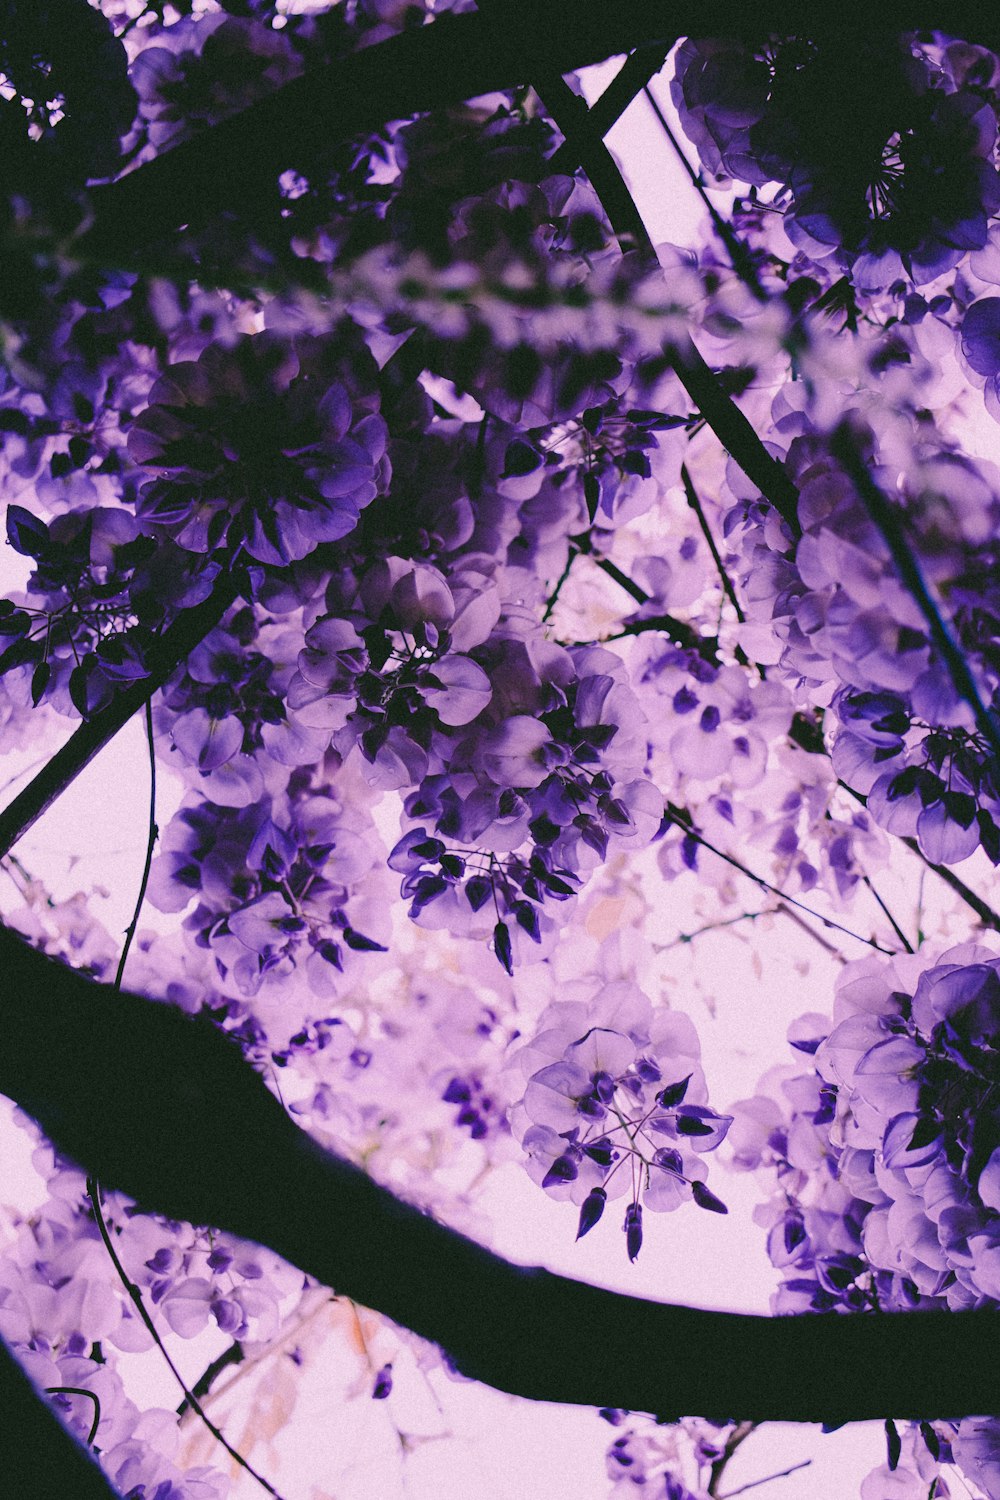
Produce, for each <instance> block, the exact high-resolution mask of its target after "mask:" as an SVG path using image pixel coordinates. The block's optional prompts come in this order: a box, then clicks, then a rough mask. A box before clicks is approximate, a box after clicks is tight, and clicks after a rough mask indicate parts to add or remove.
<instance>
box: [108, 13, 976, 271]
mask: <svg viewBox="0 0 1000 1500" xmlns="http://www.w3.org/2000/svg"><path fill="white" fill-rule="evenodd" d="M521 10H522V12H523V13H525V14H527V15H530V17H531V20H532V24H534V25H536V26H537V28H538V30H539V33H540V34H542V35H544V36H545V37H546V39H547V53H548V61H549V63H550V65H551V67H552V68H553V69H554V70H556V71H557V72H559V73H566V72H568V71H569V70H570V69H573V68H581V67H585V66H587V65H588V64H590V63H596V62H602V61H603V60H604V59H605V58H608V57H613V56H616V55H617V54H620V53H627V52H631V51H632V50H633V48H639V47H645V46H650V47H652V46H656V47H658V48H661V49H663V50H664V51H665V50H666V49H668V48H669V47H671V46H673V44H674V43H675V42H676V41H677V40H678V39H679V37H680V36H682V35H693V36H744V37H747V38H760V37H762V36H767V35H769V34H770V33H787V34H792V35H797V34H799V33H801V31H802V27H803V14H802V5H801V3H800V0H764V3H761V4H759V5H754V6H747V5H745V4H743V3H741V0H699V4H698V7H697V11H696V13H695V15H693V16H690V17H688V16H685V17H684V20H685V23H686V24H685V25H684V26H679V25H678V12H677V10H676V8H675V7H674V6H671V5H667V4H662V5H657V4H655V3H653V4H651V3H650V0H615V3H614V4H613V5H612V4H608V0H531V4H530V6H528V5H524V6H522V7H521ZM878 22H879V25H880V26H881V27H883V28H884V29H885V30H886V31H887V32H890V31H892V30H893V29H896V30H900V31H903V30H920V29H940V30H943V31H946V32H948V33H949V34H951V35H953V36H961V37H963V38H964V39H965V40H967V41H972V42H979V43H982V44H983V45H985V46H987V47H992V48H994V49H995V48H997V47H1000V23H998V20H997V12H996V7H995V5H994V4H993V3H992V0H883V3H882V4H881V5H880V7H879V12H878ZM870 24H871V22H870V18H869V17H868V16H867V15H865V16H863V17H862V18H860V19H859V20H853V21H852V19H851V11H850V8H849V7H835V6H833V5H826V6H824V7H822V9H821V8H820V7H818V6H813V7H811V9H810V14H809V18H808V26H809V32H810V35H813V36H817V35H820V36H821V35H823V34H824V33H826V34H832V35H835V36H841V37H849V36H850V34H851V32H852V31H857V30H859V29H860V28H861V27H864V28H866V29H870ZM530 81H531V80H530V79H529V78H528V77H527V76H526V74H525V70H524V61H523V55H522V52H521V46H520V41H519V38H518V36H517V35H516V34H515V33H514V32H513V30H511V31H510V32H509V33H508V34H506V35H505V34H504V33H503V32H502V31H501V32H500V34H499V35H498V33H497V30H496V29H494V28H493V27H491V26H489V25H487V24H486V21H485V19H484V17H482V16H480V15H477V14H475V13H472V14H465V15H459V16H451V15H444V16H441V17H440V18H438V19H437V20H434V21H433V22H431V24H430V25H428V26H423V27H418V28H415V29H412V30H407V31H405V32H403V33H402V34H400V35H399V36H395V37H391V38H389V39H388V40H387V41H384V42H379V43H377V44H376V45H375V46H372V47H365V48H362V49H361V50H360V51H358V52H355V53H352V54H351V55H350V56H349V57H345V58H340V59H337V60H336V61H335V62H332V63H331V64H329V66H327V67H323V68H318V69H314V70H311V71H310V72H309V73H307V74H306V75H304V76H303V77H302V78H299V79H296V80H295V81H293V82H292V83H289V84H286V85H285V86H284V87H283V88H281V89H279V90H277V91H276V92H275V93H274V94H273V95H272V96H271V97H269V98H268V99H265V100H262V101H261V102H260V103H258V104H255V105H253V106H252V107H251V108H250V109H248V110H245V111H244V112H243V113H242V114H240V115H238V116H236V117H235V118H234V119H231V120H226V121H224V122H222V123H221V124H219V125H216V126H213V127H212V128H211V129H210V130H207V131H205V132H203V133H202V134H201V135H200V136H198V137H196V138H195V139H194V140H192V141H190V142H187V143H185V144H184V145H183V146H178V147H175V148H174V150H172V151H169V152H165V153H164V154H163V155H162V156H160V157H157V158H156V160H155V161H152V162H149V163H147V164H146V165H145V166H142V167H140V168H138V169H137V170H136V171H133V172H130V173H129V174H128V175H127V176H125V177H123V178H120V179H119V180H118V181H117V182H115V183H113V184H110V185H108V186H104V187H100V188H95V189H93V191H92V195H91V197H92V203H93V207H94V221H93V225H92V228H91V229H90V231H89V233H88V235H87V241H88V247H89V248H90V249H92V250H93V251H94V252H95V253H96V252H97V250H98V249H100V250H101V251H102V253H104V254H105V255H107V256H108V257H109V258H111V259H112V260H113V259H114V257H115V255H116V254H120V253H123V252H127V251H128V250H130V249H134V248H135V247H136V246H137V245H140V244H151V243H153V242H154V241H156V240H157V239H159V238H160V237H162V236H166V235H169V233H170V232H171V231H172V230H176V229H177V228H179V227H180V226H181V225H183V224H195V223H197V222H198V221H199V220H200V219H202V218H203V217H204V216H205V215H207V214H214V213H218V212H219V211H220V210H224V209H232V210H240V209H243V210H244V211H247V210H248V209H249V210H250V211H251V212H252V211H253V209H252V206H253V205H257V204H260V203H261V202H262V201H263V200H268V202H270V203H273V202H274V201H275V197H274V183H275V178H276V176H277V174H278V173H279V172H281V171H282V170H283V169H285V168H286V167H291V166H299V167H306V168H307V167H308V166H309V164H310V163H312V162H314V161H315V160H316V159H317V157H321V156H322V154H323V152H324V150H326V149H328V147H329V146H330V145H331V144H338V143H339V142H341V141H343V140H346V139H349V138H350V137H351V136H353V135H358V134H361V133H362V132H364V131H366V130H371V129H375V128H377V127H378V126H381V125H383V124H384V123H385V122H386V121H387V120H400V119H405V118H407V117H408V116H410V115H413V114H418V113H421V112H422V111H425V110H432V109H441V108H445V107H448V106H450V105H455V104H459V103H461V102H463V101H465V100H467V99H472V98H476V97H477V96H479V95H482V94H488V93H492V92H493V91H494V90H497V89H507V88H511V87H514V86H516V85H518V84H523V83H528V82H530Z"/></svg>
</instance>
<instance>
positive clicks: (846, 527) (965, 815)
mask: <svg viewBox="0 0 1000 1500" xmlns="http://www.w3.org/2000/svg"><path fill="white" fill-rule="evenodd" d="M880 458H881V460H882V461H881V462H878V460H879V459H880ZM894 460H895V461H894ZM869 461H870V462H872V479H873V481H874V482H875V483H876V484H877V485H878V486H879V487H880V488H881V489H882V491H883V492H889V493H892V492H895V493H897V494H898V493H899V492H900V491H902V503H897V504H896V505H894V507H893V514H895V515H896V516H898V517H899V519H900V523H901V524H903V525H905V528H906V537H907V543H906V544H907V546H908V547H909V548H910V549H911V554H912V556H913V559H914V568H915V569H919V570H920V576H921V578H923V579H924V580H925V583H926V586H927V587H929V588H933V589H934V591H935V594H936V596H937V597H938V598H940V599H942V600H946V601H947V604H946V613H945V614H944V618H945V620H946V625H947V629H948V630H950V631H951V633H952V636H953V638H954V640H955V643H956V645H957V648H958V650H959V651H960V652H961V653H962V654H963V656H964V657H965V659H966V660H967V661H968V663H969V666H970V668H971V669H972V671H973V673H974V676H975V679H976V681H977V683H978V684H979V687H978V691H979V695H980V698H981V700H982V702H983V703H984V705H985V707H986V709H987V711H988V712H993V709H992V704H993V700H994V697H995V695H996V694H997V693H998V691H1000V678H998V675H997V662H996V660H995V650H994V647H993V641H994V639H995V636H996V634H997V631H998V629H1000V615H998V610H1000V600H998V599H997V597H996V587H995V582H994V577H995V545H994V542H993V539H992V538H993V531H994V528H995V525H996V512H997V501H996V494H997V488H998V476H997V474H996V472H995V471H994V468H993V466H992V465H991V464H989V463H987V462H986V461H984V460H973V459H970V458H966V457H964V456H962V455H961V454H958V453H955V452H952V451H948V450H945V451H938V452H931V453H928V452H926V451H919V450H918V451H917V452H916V453H913V454H911V453H910V452H909V451H908V449H907V450H904V455H903V460H902V462H900V459H899V457H898V456H897V455H896V454H894V453H893V450H892V447H891V434H889V433H888V432H887V433H886V434H885V452H884V454H883V453H882V452H881V451H879V450H876V452H875V454H874V455H871V456H870V457H869ZM788 464H789V467H790V468H791V469H792V471H793V472H794V473H795V475H796V477H797V479H798V483H799V490H800V501H799V512H798V514H799V520H800V524H801V526H802V537H801V539H800V541H799V542H798V545H797V547H796V549H795V553H794V557H790V556H788V555H779V549H780V553H781V554H784V553H785V549H786V547H787V545H788V544H787V538H783V539H779V538H777V537H775V536H774V534H773V533H771V534H770V535H769V533H768V530H767V523H766V522H765V521H763V518H762V517H759V516H755V515H753V514H752V507H751V508H748V507H746V506H745V505H744V506H739V507H736V508H735V509H734V510H733V511H732V512H731V513H730V517H729V527H730V533H731V535H732V536H733V537H734V538H736V537H738V536H740V534H741V533H742V537H743V542H744V549H745V550H744V566H747V564H748V563H749V564H750V566H751V567H752V568H756V569H757V572H756V577H755V581H754V582H753V583H752V584H751V585H750V587H751V589H752V591H753V594H754V608H755V611H756V612H757V613H758V616H759V617H763V616H764V615H765V614H769V615H770V618H771V622H772V628H773V629H774V632H775V634H776V635H777V637H778V639H779V640H780V641H781V643H782V651H781V658H780V665H781V668H782V670H783V672H785V673H786V674H787V678H788V680H789V682H790V683H791V684H792V685H794V686H795V687H797V688H798V690H799V691H800V692H802V691H803V690H805V691H808V692H811V693H813V694H814V695H815V694H816V693H817V691H818V690H822V691H821V694H820V696H822V697H825V698H826V699H827V700H829V699H830V698H831V696H832V708H833V711H834V714H835V716H836V733H835V737H834V741H833V764H834V768H835V770H836V771H837V774H838V775H839V776H840V777H842V778H843V780H845V781H846V782H847V783H848V784H849V785H850V786H851V787H853V788H854V790H855V791H857V792H860V793H862V794H863V795H865V796H866V797H867V799H868V808H869V811H870V813H871V815H872V816H873V817H874V819H875V821H876V822H877V823H878V824H879V825H880V826H881V827H883V828H885V829H886V830H887V831H889V832H891V833H895V834H900V835H906V836H910V837H915V838H916V839H917V840H918V841H919V844H920V847H921V849H922V850H923V852H924V853H925V854H926V855H927V857H928V858H929V859H933V860H935V861H939V862H943V863H951V862H954V861H956V860H961V859H965V858H966V857H967V856H968V855H970V854H971V853H973V851H974V850H975V849H977V848H978V847H979V846H980V845H981V846H982V848H983V849H984V850H985V851H986V853H987V855H988V856H989V857H990V859H991V860H992V861H993V862H994V863H996V862H997V861H998V860H1000V833H998V826H1000V786H998V784H997V770H996V766H995V763H994V762H995V756H994V753H993V750H992V747H991V746H990V744H989V742H988V740H987V739H986V738H985V737H984V734H983V728H982V723H981V721H980V719H979V718H977V715H976V709H975V706H974V704H973V703H972V702H971V701H970V696H969V693H968V691H965V690H963V684H962V683H961V682H960V681H956V677H955V673H954V669H953V665H952V663H950V662H949V661H948V660H947V658H946V657H945V656H944V655H943V653H942V651H941V649H940V647H939V644H938V643H937V642H936V641H935V640H934V638H933V632H932V625H931V623H930V621H929V619H928V616H927V612H926V609H924V608H922V607H921V605H920V603H919V602H918V599H917V598H916V597H915V595H914V585H913V581H912V580H911V579H905V578H904V577H903V576H902V575H901V573H900V571H899V568H898V566H897V564H896V562H895V560H894V559H893V557H892V554H891V550H890V546H889V542H888V541H887V539H886V535H885V533H884V528H883V527H882V526H880V525H879V524H876V521H875V520H874V519H873V517H872V515H871V513H870V510H869V508H868V506H867V505H866V503H865V501H864V498H863V497H862V496H861V495H860V494H859V492H858V489H857V487H856V485H855V483H854V482H853V480H852V478H851V477H850V476H849V475H848V474H846V473H845V472H844V469H843V467H842V465H841V464H840V463H839V462H838V461H837V459H835V458H834V457H833V456H832V455H831V454H830V452H829V450H828V447H827V445H826V444H824V443H821V442H819V441H818V440H817V439H815V438H814V437H813V438H807V437H803V438H801V439H795V440H794V441H793V442H792V445H791V447H790V450H789V456H788ZM900 471H902V472H900ZM904 506H905V509H904ZM904 517H905V519H904ZM751 558H752V559H753V562H752V563H751V562H750V559H751ZM831 685H834V686H835V687H836V691H835V692H833V693H832V695H831V693H830V686H831Z"/></svg>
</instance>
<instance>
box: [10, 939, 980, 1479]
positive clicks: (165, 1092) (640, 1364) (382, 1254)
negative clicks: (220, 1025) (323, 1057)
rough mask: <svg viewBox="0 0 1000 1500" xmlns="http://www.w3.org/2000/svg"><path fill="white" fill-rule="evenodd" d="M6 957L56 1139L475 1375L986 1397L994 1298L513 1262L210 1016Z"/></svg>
mask: <svg viewBox="0 0 1000 1500" xmlns="http://www.w3.org/2000/svg"><path fill="white" fill-rule="evenodd" d="M0 961H2V963H3V966H4V980H5V983H4V997H3V1002H2V1005H3V1035H4V1045H3V1048H2V1049H0V1089H2V1091H3V1092H4V1093H5V1094H7V1095H8V1096H9V1097H10V1098H12V1099H15V1100H16V1101H17V1102H18V1104H20V1105H21V1107H22V1108H23V1109H25V1110H26V1111H27V1112H28V1113H29V1114H31V1115H33V1116H34V1118H35V1119H36V1120H38V1122H39V1124H40V1125H41V1126H42V1128H43V1129H44V1130H45V1132H46V1133H47V1135H48V1136H49V1137H50V1138H51V1139H52V1140H53V1141H54V1143H55V1144H56V1146H57V1147H58V1148H59V1150H61V1151H63V1152H65V1153H66V1154H67V1155H69V1156H71V1157H73V1158H74V1159H75V1160H77V1161H78V1162H80V1163H82V1165H83V1166H84V1168H85V1169H86V1170H87V1171H88V1172H90V1173H92V1174H94V1175H97V1176H99V1177H100V1178H101V1180H102V1181H103V1182H104V1183H105V1184H107V1185H109V1186H112V1185H113V1186H115V1187H118V1188H120V1189H122V1190H123V1191H125V1192H128V1193H130V1194H132V1195H133V1196H135V1197H136V1198H137V1199H138V1200H139V1203H140V1205H141V1206H142V1207H143V1208H145V1209H146V1210H148V1211H157V1212H160V1213H163V1214H165V1215H167V1216H168V1217H170V1218H175V1219H183V1220H187V1221H188V1222H193V1223H195V1224H205V1223H208V1224H212V1225H215V1226H217V1227H219V1228H220V1229H224V1230H228V1231H229V1232H231V1233H233V1234H237V1235H241V1236H243V1237H245V1238H247V1239H251V1240H256V1241H257V1242H259V1243H260V1244H264V1245H269V1246H270V1247H271V1248H272V1249H273V1250H275V1251H276V1252H277V1253H278V1254H280V1255H283V1256H285V1257H286V1258H287V1259H288V1260H290V1261H291V1262H292V1263H293V1264H295V1265H297V1266H300V1267H301V1268H302V1269H303V1270H304V1271H307V1272H309V1273H310V1274H311V1275H313V1276H315V1277H317V1278H318V1279H319V1280H320V1281H322V1282H323V1283H324V1284H326V1285H328V1286H332V1287H334V1288H335V1289H336V1290H337V1292H338V1293H342V1294H344V1295H346V1296H350V1297H353V1298H354V1299H356V1300H357V1301H359V1302H362V1303H364V1304H365V1305H366V1306H369V1307H374V1308H378V1309H379V1310H380V1311H382V1312H384V1313H385V1314H387V1315H388V1316H389V1317H391V1318H393V1319H394V1320H395V1321H397V1322H399V1323H402V1324H404V1325H405V1326H407V1327H409V1328H412V1329H414V1330H415V1331H416V1332H417V1333H419V1334H421V1335H422V1336H423V1337H424V1338H428V1339H432V1340H434V1341H435V1342H437V1343H439V1344H441V1345H442V1346H443V1347H444V1349H445V1350H447V1351H448V1353H449V1355H450V1357H451V1358H452V1360H453V1362H454V1363H455V1364H456V1365H457V1367H458V1368H459V1369H460V1370H462V1371H463V1372H464V1373H465V1374H467V1375H470V1376H472V1377H473V1378H474V1379H477V1380H481V1381H484V1382H486V1383H487V1384H489V1385H493V1386H495V1387H496V1388H498V1389H500V1390H505V1391H510V1392H512V1393H513V1394H515V1395H519V1396H524V1397H528V1398H530V1399H533V1400H544V1401H567V1402H572V1403H576V1404H580V1405H586V1406H618V1407H625V1408H627V1409H629V1410H633V1411H652V1412H654V1413H656V1414H658V1415H667V1416H669V1415H671V1414H673V1415H677V1414H680V1413H685V1414H690V1413H699V1414H702V1415H711V1416H712V1417H718V1418H724V1417H729V1416H733V1415H738V1416H739V1417H741V1418H743V1419H748V1420H755V1421H766V1420H770V1419H777V1420H786V1421H820V1420H825V1421H829V1422H833V1421H838V1422H843V1421H856V1420H867V1419H869V1418H877V1417H879V1416H880V1415H881V1414H882V1413H884V1412H886V1411H892V1412H894V1413H896V1414H897V1415H898V1416H900V1417H911V1416H912V1417H934V1418H937V1417H953V1416H962V1415H965V1414H967V1413H970V1412H982V1411H989V1410H990V1409H991V1407H992V1406H993V1405H994V1404H995V1374H994V1359H993V1354H994V1350H995V1341H996V1328H997V1319H996V1314H995V1313H993V1312H989V1311H974V1312H960V1313H946V1312H932V1313H902V1314H900V1313H887V1314H882V1315H879V1316H877V1317H876V1316H874V1315H873V1316H867V1315H864V1314H862V1315H858V1316H853V1317H843V1316H839V1315H837V1314H829V1315H806V1316H802V1317H790V1318H773V1319H772V1318H763V1317H753V1316H746V1315H743V1314H736V1313H719V1312H704V1311H700V1310H697V1309H693V1308H687V1307H679V1306H670V1305H665V1304H661V1303H656V1302H650V1301H646V1300H644V1299H642V1298H638V1297H629V1296H622V1295H619V1294H616V1293H613V1292H607V1291H604V1290H602V1289H601V1288H598V1287H591V1286H587V1285H585V1284H583V1283H581V1282H576V1281H571V1280H568V1279H567V1278H565V1277H560V1276H553V1275H551V1274H550V1273H548V1272H547V1271H544V1270H540V1269H538V1268H526V1267H521V1266H516V1265H513V1264H511V1263H510V1262H508V1261H505V1260H502V1259H500V1257H498V1256H496V1255H493V1254H492V1253H491V1252H490V1251H488V1250H486V1249H484V1248H483V1247H482V1246H480V1245H477V1244H475V1243H473V1241H471V1240H468V1239H466V1238H465V1237H464V1236H463V1235H461V1234H458V1233H456V1232H455V1231H454V1230H451V1229H447V1228H446V1227H445V1226H444V1225H442V1224H439V1223H437V1222H435V1221H434V1220H433V1219H431V1218H430V1217H428V1216H427V1215H425V1214H423V1213H421V1212H420V1211H419V1210H418V1209H416V1208H414V1207H412V1206H410V1205H409V1204H406V1203H403V1202H401V1201H400V1200H399V1199H397V1198H394V1197H393V1196H392V1194H391V1193H389V1192H387V1191H386V1190H385V1189H384V1188H381V1187H379V1186H378V1185H377V1184H376V1183H375V1182H373V1181H372V1180H371V1178H369V1177H368V1176H366V1175H365V1173H364V1172H362V1171H361V1170H360V1169H358V1168H357V1167H354V1166H351V1165H350V1164H349V1163H348V1162H346V1161H343V1160H341V1159H340V1158H339V1157H337V1156H334V1155H333V1154H331V1153H330V1152H326V1151H323V1150H321V1149H320V1148H319V1147H318V1146H317V1145H316V1144H315V1142H313V1141H311V1140H310V1139H309V1137H308V1136H307V1135H306V1134H305V1133H304V1132H303V1131H301V1130H300V1129H299V1128H298V1127H297V1126H296V1125H295V1124H294V1123H293V1122H292V1121H291V1119H290V1118H289V1117H288V1116H287V1115H286V1114H285V1112H284V1110H283V1109H282V1107H281V1105H280V1104H279V1103H278V1101H277V1100H276V1099H275V1098H274V1097H273V1096H272V1095H271V1094H269V1093H268V1091H267V1089H266V1088H265V1086H264V1084H263V1082H262V1081H261V1079H260V1078H259V1077H258V1076H257V1075H256V1073H254V1072H253V1070H252V1069H251V1068H250V1067H249V1065H248V1064H246V1063H245V1062H244V1061H243V1059H242V1057H241V1056H240V1054H239V1051H238V1049H237V1047H236V1046H235V1045H234V1044H233V1043H232V1042H230V1041H228V1040H227V1039H226V1038H225V1037H223V1036H222V1035H221V1034H220V1033H219V1032H218V1031H216V1030H215V1029H214V1028H213V1027H212V1025H211V1023H210V1022H208V1021H207V1020H204V1019H192V1018H190V1017H188V1016H186V1015H184V1014H182V1013H181V1012H179V1011H176V1010H174V1009H172V1008H171V1007H169V1006H166V1005H162V1004H157V1003H156V1002H153V1001H149V1000H142V999H139V998H138V997H136V996H133V995H121V994H116V993H115V992H114V991H113V990H111V988H110V987H109V986H103V985H96V984H93V983H91V982H90V981H89V980H87V979H85V978H84V977H83V976H82V975H80V974H78V973H76V972H74V971H73V970H71V969H68V968H66V967H64V966H62V965H60V964H57V963H55V962H54V961H52V960H50V959H46V958H44V957H43V956H41V955H40V954H38V953H36V952H34V951H33V950H32V949H30V948H29V947H28V946H27V945H26V944H25V943H24V942H22V941H21V940H20V939H19V938H18V937H16V936H15V935H14V934H13V933H11V932H9V931H7V930H6V929H0ZM40 1039H44V1040H43V1041H42V1040H40ZM859 1370H864V1372H865V1378H864V1380H859V1379H858V1376H857V1372H858V1371H859ZM57 1492H58V1491H57ZM66 1492H67V1493H72V1494H74V1495H76V1494H80V1495H83V1494H84V1491H83V1490H82V1489H79V1490H73V1489H69V1490H68V1491H66ZM23 1493H25V1494H27V1493H30V1491H24V1492H23ZM98 1493H99V1492H98Z"/></svg>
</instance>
